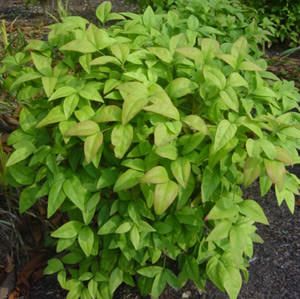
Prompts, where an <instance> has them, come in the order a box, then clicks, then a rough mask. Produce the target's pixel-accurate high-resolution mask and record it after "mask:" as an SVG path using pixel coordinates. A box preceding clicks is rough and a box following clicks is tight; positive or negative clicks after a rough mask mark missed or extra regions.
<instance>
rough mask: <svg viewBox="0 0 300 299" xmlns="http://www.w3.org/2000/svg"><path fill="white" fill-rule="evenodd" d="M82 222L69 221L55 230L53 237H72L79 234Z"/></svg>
mask: <svg viewBox="0 0 300 299" xmlns="http://www.w3.org/2000/svg"><path fill="white" fill-rule="evenodd" d="M81 227H82V223H81V222H79V221H69V222H67V223H65V224H64V225H62V226H61V227H60V228H58V229H57V230H55V231H54V232H53V233H52V234H51V236H52V237H53V238H62V239H71V238H74V237H76V236H77V235H78V233H79V231H80V229H81Z"/></svg>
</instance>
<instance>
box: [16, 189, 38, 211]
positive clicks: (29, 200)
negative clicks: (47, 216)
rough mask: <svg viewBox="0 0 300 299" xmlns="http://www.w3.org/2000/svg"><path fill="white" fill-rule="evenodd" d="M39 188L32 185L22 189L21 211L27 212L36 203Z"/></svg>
mask: <svg viewBox="0 0 300 299" xmlns="http://www.w3.org/2000/svg"><path fill="white" fill-rule="evenodd" d="M39 190H40V189H39V187H37V186H30V187H27V188H25V189H23V190H22V192H21V195H20V202H19V210H20V213H24V212H26V211H27V210H28V209H30V208H31V207H32V206H33V205H34V204H35V203H36V201H37V200H38V197H37V194H38V192H39Z"/></svg>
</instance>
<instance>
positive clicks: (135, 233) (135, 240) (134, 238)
mask: <svg viewBox="0 0 300 299" xmlns="http://www.w3.org/2000/svg"><path fill="white" fill-rule="evenodd" d="M130 241H131V243H132V245H133V247H134V249H135V250H138V249H139V245H140V233H139V230H138V228H137V227H136V225H134V226H133V227H132V229H131V231H130Z"/></svg>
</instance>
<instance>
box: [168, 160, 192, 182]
mask: <svg viewBox="0 0 300 299" xmlns="http://www.w3.org/2000/svg"><path fill="white" fill-rule="evenodd" d="M171 171H172V174H173V175H174V177H175V178H176V180H177V182H178V183H179V184H180V185H181V186H182V187H183V188H186V186H187V183H188V181H189V178H190V174H191V163H190V161H189V160H187V159H186V158H179V159H177V160H175V161H173V162H172V163H171Z"/></svg>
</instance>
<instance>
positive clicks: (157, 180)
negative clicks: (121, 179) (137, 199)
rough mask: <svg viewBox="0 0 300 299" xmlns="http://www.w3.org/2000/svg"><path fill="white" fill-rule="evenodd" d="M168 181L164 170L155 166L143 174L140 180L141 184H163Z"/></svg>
mask: <svg viewBox="0 0 300 299" xmlns="http://www.w3.org/2000/svg"><path fill="white" fill-rule="evenodd" d="M168 181H169V176H168V173H167V171H166V169H165V168H164V167H162V166H155V167H153V168H152V169H150V170H149V171H147V172H146V173H145V175H144V176H143V178H142V179H141V182H142V183H147V184H163V183H167V182H168Z"/></svg>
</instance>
